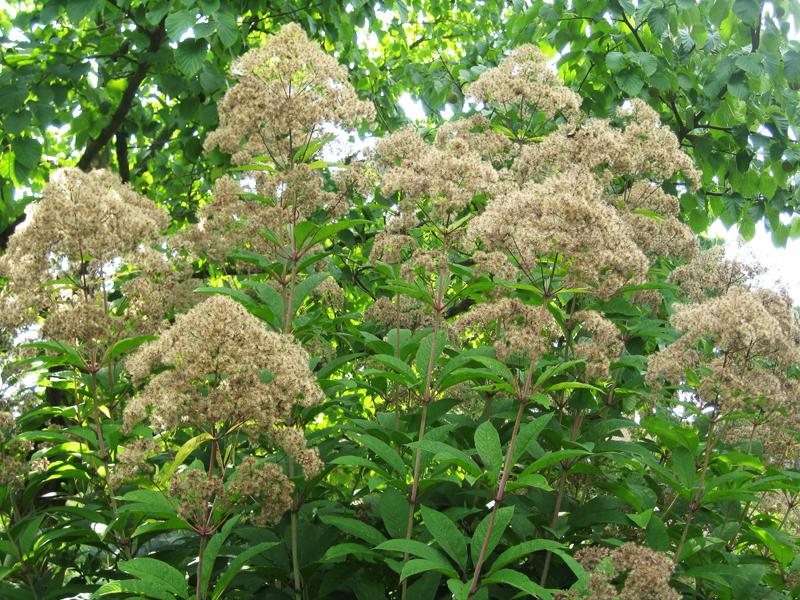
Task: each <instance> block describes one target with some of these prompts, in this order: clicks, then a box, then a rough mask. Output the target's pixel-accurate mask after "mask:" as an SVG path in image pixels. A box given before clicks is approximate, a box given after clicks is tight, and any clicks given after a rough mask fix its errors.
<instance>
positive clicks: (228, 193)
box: [187, 24, 374, 261]
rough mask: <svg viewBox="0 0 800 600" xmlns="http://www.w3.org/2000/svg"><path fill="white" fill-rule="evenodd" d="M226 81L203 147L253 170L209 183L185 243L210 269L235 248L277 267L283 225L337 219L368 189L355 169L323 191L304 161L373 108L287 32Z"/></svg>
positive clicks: (298, 35) (332, 62)
mask: <svg viewBox="0 0 800 600" xmlns="http://www.w3.org/2000/svg"><path fill="white" fill-rule="evenodd" d="M231 74H232V75H233V76H234V77H235V78H236V79H237V82H236V84H235V85H234V86H233V87H231V88H230V89H229V90H228V92H227V93H226V95H225V97H224V98H223V99H222V101H221V102H220V103H219V107H218V108H219V115H220V123H219V127H218V128H217V129H216V130H215V131H213V132H211V133H210V134H209V135H208V137H207V138H206V141H205V148H206V150H207V151H211V150H213V149H214V148H219V149H220V150H222V151H223V152H226V153H229V154H231V155H232V160H233V162H234V163H235V164H239V165H248V164H251V163H258V165H259V167H258V168H257V169H254V170H249V171H246V172H244V173H243V174H240V175H239V176H238V177H234V176H228V175H226V176H224V177H222V178H220V179H218V180H217V181H216V183H215V185H214V190H213V199H212V201H211V202H210V203H207V204H205V205H204V206H201V207H200V210H199V211H198V218H199V222H198V224H197V225H196V226H195V227H193V228H191V229H190V230H189V232H188V233H187V236H188V237H189V239H190V240H191V241H192V243H193V245H194V247H195V249H196V251H197V252H198V253H200V254H202V255H205V256H207V257H209V258H211V259H213V260H215V261H224V260H225V259H226V257H227V256H228V255H229V254H230V253H231V252H234V251H239V250H247V251H251V252H256V253H259V254H262V255H267V256H270V257H274V258H278V259H283V260H286V259H288V258H289V257H288V256H287V254H288V251H287V250H286V247H287V246H288V245H290V244H291V238H290V234H289V230H290V228H291V227H292V226H294V225H296V224H297V223H299V222H302V221H305V220H307V219H309V217H311V216H312V215H314V214H315V213H320V214H322V215H324V218H325V219H334V218H337V217H340V216H341V215H343V214H344V213H346V212H347V211H348V210H349V209H350V207H351V197H352V195H351V194H349V192H352V190H353V188H358V189H359V190H361V191H362V192H363V190H364V188H367V189H368V188H369V187H370V185H371V184H370V181H369V177H368V176H365V175H364V172H363V169H361V168H360V163H358V162H356V163H355V164H354V165H353V166H350V167H347V168H344V169H341V168H340V169H339V171H337V172H336V173H331V175H332V179H333V181H334V184H335V187H336V191H331V190H329V189H325V187H324V185H325V181H324V178H323V171H324V170H325V169H320V168H318V166H317V167H314V166H312V165H310V164H309V163H310V162H311V159H312V158H313V157H315V156H319V154H320V153H321V152H322V150H323V148H324V147H325V146H326V145H328V144H329V143H330V142H331V139H330V136H331V131H332V130H334V131H335V130H338V131H347V130H350V129H351V128H352V127H354V126H355V125H357V124H358V123H360V122H364V121H367V120H369V119H371V118H372V117H373V116H374V107H373V106H372V104H371V103H369V102H365V101H362V100H359V99H358V97H357V95H356V92H355V90H354V89H353V86H352V85H351V84H350V81H349V79H348V73H347V70H346V69H345V68H344V67H343V66H342V65H340V64H339V63H338V62H337V61H336V59H335V58H334V57H332V56H330V55H328V54H326V53H325V52H323V51H322V49H321V48H320V47H319V46H318V45H317V44H316V43H314V42H312V41H311V40H309V39H308V36H307V35H306V34H305V32H304V31H303V30H302V29H301V28H300V27H299V26H297V25H295V24H289V25H286V26H284V27H283V28H282V29H281V30H280V31H279V32H278V33H276V34H275V35H273V36H271V37H270V38H269V39H268V40H267V41H266V42H265V43H264V45H262V46H261V47H259V48H255V49H253V50H250V51H248V52H247V53H246V54H244V55H243V56H242V57H241V58H239V59H238V60H237V61H236V62H235V63H234V65H233V67H232V70H231Z"/></svg>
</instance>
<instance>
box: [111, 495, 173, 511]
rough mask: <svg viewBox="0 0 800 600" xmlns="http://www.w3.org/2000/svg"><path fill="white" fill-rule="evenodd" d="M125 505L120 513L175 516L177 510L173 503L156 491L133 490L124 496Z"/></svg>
mask: <svg viewBox="0 0 800 600" xmlns="http://www.w3.org/2000/svg"><path fill="white" fill-rule="evenodd" d="M122 500H124V501H125V502H126V504H123V505H122V506H121V507H120V509H119V511H120V512H136V513H147V514H154V513H158V514H161V515H169V516H174V515H175V508H174V507H173V506H172V503H171V502H170V501H169V500H168V499H167V498H166V496H164V494H162V493H161V492H157V491H155V490H133V491H131V492H128V493H126V494H125V495H123V496H122Z"/></svg>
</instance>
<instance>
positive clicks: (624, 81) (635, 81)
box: [617, 71, 644, 98]
mask: <svg viewBox="0 0 800 600" xmlns="http://www.w3.org/2000/svg"><path fill="white" fill-rule="evenodd" d="M617 84H618V85H619V87H620V89H621V90H622V91H623V92H625V93H626V94H627V95H628V97H631V98H633V97H635V96H638V95H639V92H641V91H642V88H643V87H644V81H642V78H641V77H640V76H639V74H638V73H637V72H636V71H624V72H622V73H619V74H618V75H617Z"/></svg>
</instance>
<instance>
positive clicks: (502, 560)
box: [487, 540, 564, 575]
mask: <svg viewBox="0 0 800 600" xmlns="http://www.w3.org/2000/svg"><path fill="white" fill-rule="evenodd" d="M563 547H564V545H563V544H559V543H558V542H556V541H554V540H530V541H527V542H523V543H521V544H517V545H516V546H512V547H511V548H509V549H508V550H504V551H503V553H502V554H500V556H498V557H497V558H496V559H495V561H494V562H493V563H492V568H491V569H489V572H488V573H487V575H491V574H492V573H494V572H495V571H497V570H499V569H502V568H503V567H505V566H506V565H510V564H511V563H513V562H516V561H518V560H519V559H520V558H522V557H523V556H528V555H529V554H533V553H534V552H541V551H542V550H550V551H553V550H560V549H562V548H563Z"/></svg>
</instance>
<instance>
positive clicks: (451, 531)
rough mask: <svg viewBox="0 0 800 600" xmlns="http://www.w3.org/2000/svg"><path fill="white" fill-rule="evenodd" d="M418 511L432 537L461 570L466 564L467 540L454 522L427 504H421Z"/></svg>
mask: <svg viewBox="0 0 800 600" xmlns="http://www.w3.org/2000/svg"><path fill="white" fill-rule="evenodd" d="M420 512H421V513H422V519H423V521H424V523H425V528H426V529H427V530H428V531H429V532H430V534H431V535H432V536H433V539H434V540H435V541H436V543H437V544H439V546H441V547H442V549H443V550H444V551H445V552H447V554H448V555H449V556H450V558H452V559H453V560H454V561H456V564H458V565H459V566H460V567H461V569H462V570H463V569H464V568H465V567H466V566H467V542H466V540H464V536H463V535H462V534H461V531H459V529H458V527H457V526H456V524H455V523H453V521H451V520H450V517H448V516H447V515H445V514H444V513H440V512H439V511H437V510H434V509H432V508H428V507H427V506H421V507H420Z"/></svg>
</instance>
